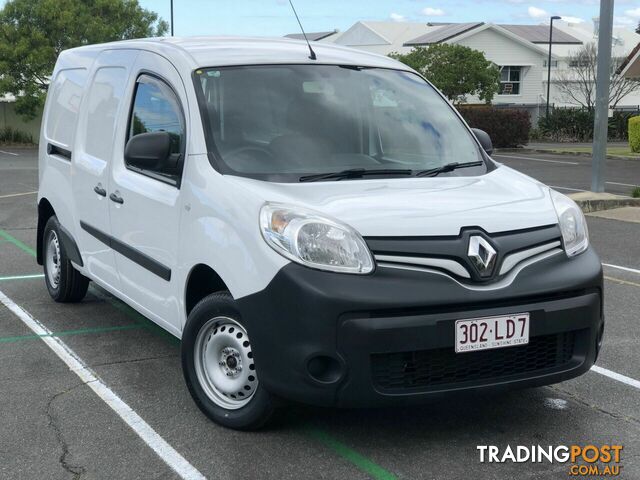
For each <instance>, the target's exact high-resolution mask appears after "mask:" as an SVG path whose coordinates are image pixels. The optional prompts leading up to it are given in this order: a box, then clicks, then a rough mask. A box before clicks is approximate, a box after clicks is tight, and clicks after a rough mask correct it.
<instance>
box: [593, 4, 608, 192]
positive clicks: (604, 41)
mask: <svg viewBox="0 0 640 480" xmlns="http://www.w3.org/2000/svg"><path fill="white" fill-rule="evenodd" d="M612 33H613V0H600V20H599V22H598V55H597V67H596V68H597V70H596V112H595V118H594V121H593V160H592V164H591V191H593V192H604V165H605V158H606V155H607V127H608V123H609V121H608V118H609V115H608V113H609V79H610V75H611V35H612Z"/></svg>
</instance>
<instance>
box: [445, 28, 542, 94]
mask: <svg viewBox="0 0 640 480" xmlns="http://www.w3.org/2000/svg"><path fill="white" fill-rule="evenodd" d="M451 43H456V44H458V45H464V46H465V47H469V48H473V49H475V50H480V51H481V52H483V53H484V55H485V57H487V59H488V60H491V61H492V62H494V63H495V64H497V65H499V66H509V65H513V66H518V65H523V66H524V65H527V66H526V67H523V69H522V74H521V83H520V94H519V95H496V96H495V97H494V98H493V103H497V104H498V103H516V104H522V103H528V104H532V103H533V104H537V103H540V102H542V101H543V90H542V82H541V81H540V79H541V78H542V72H543V70H544V69H543V67H542V64H543V61H544V55H543V54H541V53H537V52H536V51H535V50H532V49H530V48H527V47H525V46H524V45H521V44H520V43H518V42H515V41H513V40H511V39H509V38H507V37H506V36H504V35H502V34H501V33H498V32H496V31H494V30H491V29H486V30H482V31H481V32H478V33H476V34H474V35H470V36H468V37H466V38H463V39H462V40H459V41H455V40H452V41H451ZM474 100H475V99H471V98H470V99H469V102H470V103H471V102H473V101H474ZM476 101H477V100H476Z"/></svg>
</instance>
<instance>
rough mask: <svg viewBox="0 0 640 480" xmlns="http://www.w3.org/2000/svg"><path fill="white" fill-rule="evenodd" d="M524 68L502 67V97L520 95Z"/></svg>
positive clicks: (500, 92)
mask: <svg viewBox="0 0 640 480" xmlns="http://www.w3.org/2000/svg"><path fill="white" fill-rule="evenodd" d="M521 73H522V67H511V66H506V67H502V69H501V70H500V91H499V92H498V93H499V94H500V95H520V78H521Z"/></svg>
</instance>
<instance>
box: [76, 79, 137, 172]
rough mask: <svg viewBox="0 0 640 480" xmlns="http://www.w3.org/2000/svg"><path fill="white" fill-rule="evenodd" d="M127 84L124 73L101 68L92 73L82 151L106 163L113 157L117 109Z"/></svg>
mask: <svg viewBox="0 0 640 480" xmlns="http://www.w3.org/2000/svg"><path fill="white" fill-rule="evenodd" d="M126 83H127V70H126V69H124V68H121V67H105V68H101V69H100V70H98V71H97V72H96V75H95V77H94V79H93V83H92V85H91V89H90V91H89V97H88V98H87V103H88V108H87V124H86V128H87V131H86V135H85V138H86V146H85V151H86V152H87V153H88V154H89V155H91V156H93V157H96V158H99V159H101V160H104V161H105V162H108V161H110V160H111V156H112V154H113V141H114V134H115V129H116V117H117V114H118V107H119V105H120V102H121V100H122V94H123V92H124V89H125V86H126Z"/></svg>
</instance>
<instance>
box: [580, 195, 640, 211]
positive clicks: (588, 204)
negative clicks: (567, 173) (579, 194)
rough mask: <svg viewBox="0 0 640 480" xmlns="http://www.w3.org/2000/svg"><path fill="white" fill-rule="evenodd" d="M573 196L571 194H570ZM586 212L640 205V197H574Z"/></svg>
mask: <svg viewBox="0 0 640 480" xmlns="http://www.w3.org/2000/svg"><path fill="white" fill-rule="evenodd" d="M569 196H571V195H569ZM573 201H574V202H576V203H577V204H578V206H579V207H580V208H581V209H582V211H583V212H584V213H592V212H599V211H600V210H611V209H613V208H621V207H640V198H631V197H629V198H626V197H621V198H590V199H576V198H574V199H573Z"/></svg>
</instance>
